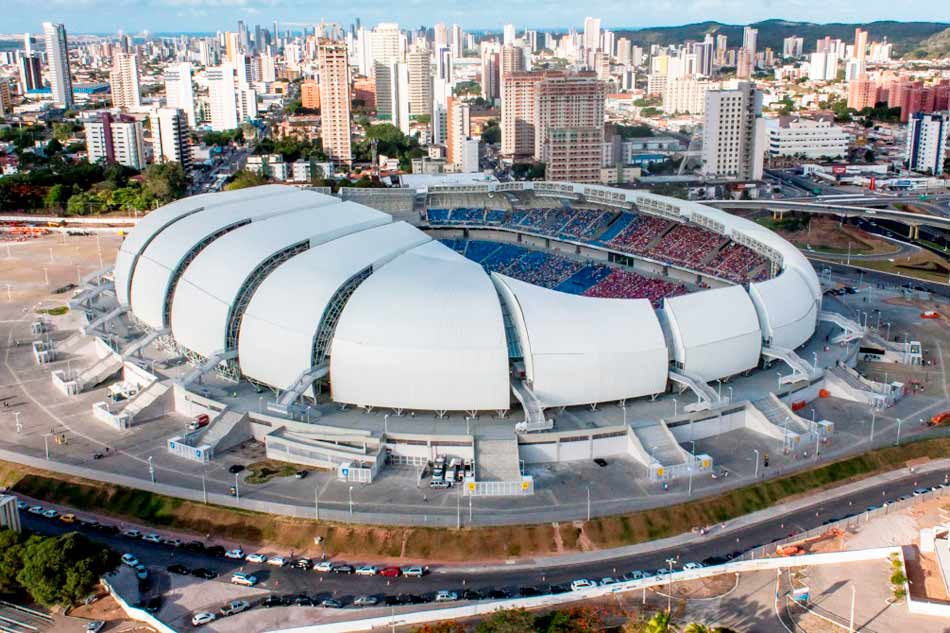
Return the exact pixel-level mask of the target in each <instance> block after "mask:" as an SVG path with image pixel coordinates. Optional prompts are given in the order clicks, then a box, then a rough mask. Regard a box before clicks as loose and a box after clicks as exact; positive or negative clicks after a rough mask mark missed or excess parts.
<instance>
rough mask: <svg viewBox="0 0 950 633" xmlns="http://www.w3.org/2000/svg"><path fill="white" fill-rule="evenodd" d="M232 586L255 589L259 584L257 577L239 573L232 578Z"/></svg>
mask: <svg viewBox="0 0 950 633" xmlns="http://www.w3.org/2000/svg"><path fill="white" fill-rule="evenodd" d="M231 584H234V585H243V586H245V587H253V586H254V585H256V584H257V576H254V575H252V574H245V573H242V572H238V573H236V574H234V575H233V576H231Z"/></svg>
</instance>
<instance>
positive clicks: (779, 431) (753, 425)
mask: <svg viewBox="0 0 950 633" xmlns="http://www.w3.org/2000/svg"><path fill="white" fill-rule="evenodd" d="M763 406H765V405H763ZM743 413H744V416H745V428H747V429H749V430H750V431H754V432H755V433H758V434H759V435H764V436H765V437H768V438H771V439H773V440H778V441H779V442H782V443H783V444H786V445H789V446H791V445H797V444H798V443H800V441H801V440H800V434H799V433H798V432H797V431H795V430H793V429H792V428H783V427H782V426H781V425H779V424H776V423H775V422H773V421H772V420H771V419H770V418H769V417H768V416H767V415H766V414H765V413H763V412H762V410H761V409H760V408H759V407H757V406H755V405H754V404H747V405H746V407H745V411H744V412H743ZM776 415H778V414H776ZM783 421H784V418H783Z"/></svg>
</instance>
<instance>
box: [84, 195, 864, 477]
mask: <svg viewBox="0 0 950 633" xmlns="http://www.w3.org/2000/svg"><path fill="white" fill-rule="evenodd" d="M375 195H377V198H378V200H377V202H379V201H382V200H385V199H387V197H386V196H384V195H382V194H375ZM371 198H372V196H368V198H367V199H371ZM389 199H390V200H397V201H399V200H401V201H402V202H401V203H400V202H397V203H394V204H392V208H391V210H392V213H386V212H383V211H380V210H377V209H376V208H372V207H370V206H368V205H366V204H361V203H359V202H356V201H354V200H352V199H349V200H346V199H342V200H341V198H338V197H335V196H331V195H327V194H326V193H321V192H318V191H315V190H309V189H300V188H295V187H289V186H283V185H265V186H261V187H255V188H251V189H243V190H236V191H226V192H221V193H213V194H205V195H200V196H194V197H191V198H187V199H184V200H180V201H177V202H174V203H172V204H169V205H167V206H165V207H162V208H160V209H157V210H155V211H154V212H152V213H150V214H149V215H147V216H145V217H144V218H143V219H142V220H140V221H139V222H138V224H137V225H136V227H135V228H134V229H133V230H131V232H130V233H129V234H128V236H127V237H126V239H125V241H124V243H123V244H122V246H121V248H120V250H119V253H118V255H117V259H116V261H115V266H114V270H113V274H112V277H111V279H112V281H113V282H114V287H112V286H110V290H109V292H107V293H102V292H101V291H96V298H95V299H94V300H92V299H88V300H86V303H85V304H84V305H85V306H86V308H87V315H88V317H89V320H90V322H89V325H88V326H87V328H86V330H87V331H88V332H89V333H92V334H94V335H96V336H98V337H99V338H100V339H102V340H103V341H104V342H105V344H106V345H107V346H108V347H109V348H110V349H111V350H113V351H114V352H115V353H116V355H117V356H118V358H119V361H121V362H122V364H123V366H124V367H125V375H126V376H127V377H128V376H129V375H130V370H131V375H133V376H140V377H141V376H142V375H143V374H146V375H147V378H145V379H142V380H139V382H140V383H142V384H140V385H139V390H140V391H142V392H148V391H150V390H153V391H154V393H153V395H152V396H151V397H148V398H145V397H143V395H142V394H140V395H139V396H137V398H140V399H143V400H144V402H143V403H142V404H139V405H136V403H135V398H133V400H132V401H131V402H130V403H129V404H128V405H127V407H126V410H127V411H128V412H129V416H127V417H126V418H125V419H124V421H120V422H115V421H114V420H111V421H112V423H113V424H116V425H117V426H122V425H130V424H132V423H134V422H133V421H132V419H131V417H132V416H136V415H140V414H141V410H142V409H143V408H144V407H146V406H150V403H151V402H153V401H157V400H159V399H160V398H161V397H162V394H164V393H165V392H166V391H169V393H173V394H174V395H173V396H168V398H171V400H169V401H168V406H170V407H173V408H174V409H175V410H176V411H178V412H179V413H184V414H186V415H195V414H201V413H203V412H207V413H208V414H209V415H210V416H211V418H212V420H213V424H212V425H211V429H210V430H206V429H201V430H200V431H198V432H193V433H186V434H184V435H181V436H176V437H174V438H172V439H171V440H169V443H168V448H169V451H170V452H173V453H176V454H178V455H179V456H182V457H186V458H189V459H198V460H199V461H203V460H208V459H211V458H212V456H213V455H214V454H215V453H216V452H221V451H223V450H226V449H227V447H228V446H231V445H233V444H235V443H236V442H238V441H239V440H240V439H241V438H245V437H254V438H256V439H258V440H260V441H262V442H263V443H265V444H266V447H267V455H268V457H272V458H274V459H283V460H285V461H294V462H297V463H306V464H317V465H326V466H330V467H337V466H339V465H340V464H344V463H345V464H347V465H350V466H352V467H353V470H360V469H364V470H365V471H366V472H365V474H364V475H363V477H364V478H363V479H361V481H371V480H372V478H373V477H374V476H375V475H376V474H377V473H378V471H379V469H380V468H381V467H382V465H383V464H384V463H394V462H395V463H408V464H418V463H422V462H428V461H431V460H432V459H433V458H435V457H436V456H440V455H443V454H448V455H457V456H459V458H460V459H463V458H464V459H475V460H479V459H480V460H481V461H482V464H483V465H485V466H486V469H485V471H483V473H482V476H481V478H482V479H483V480H484V479H494V480H496V481H507V482H511V481H519V480H520V479H521V478H522V476H523V475H524V467H523V464H524V462H525V461H527V462H528V463H536V462H539V461H544V460H546V459H550V460H551V461H569V460H570V459H573V458H574V457H572V453H571V451H570V450H568V447H569V445H570V444H571V442H572V441H575V440H576V441H577V443H578V445H581V444H583V443H585V442H586V444H587V445H589V450H588V449H584V450H585V452H584V453H579V454H582V455H583V457H584V458H588V457H592V456H594V455H595V454H596V453H597V452H598V451H599V450H600V451H605V452H606V453H608V454H609V453H611V451H614V452H616V451H620V452H623V453H626V454H629V455H632V456H633V457H634V458H635V459H636V460H638V461H640V462H642V463H643V464H644V465H646V466H647V468H648V469H649V470H650V472H651V476H653V477H660V476H676V475H677V474H678V475H685V474H686V473H687V471H691V469H692V467H693V466H692V465H693V464H694V462H695V464H699V463H700V462H699V461H697V460H701V463H702V467H703V468H708V467H709V466H710V462H711V460H710V458H709V456H708V455H702V456H697V455H695V454H689V453H688V452H686V451H685V450H684V449H682V447H681V446H679V444H678V441H679V440H678V438H677V439H673V436H674V435H676V433H673V434H672V435H671V431H670V429H671V428H672V424H673V422H672V421H671V420H666V421H664V419H659V418H660V417H661V416H660V415H659V414H656V413H653V412H651V410H650V408H649V407H650V406H651V403H653V402H654V401H655V400H657V399H658V398H659V399H660V401H663V400H662V399H663V398H664V397H669V394H671V393H672V394H673V396H674V397H673V408H674V416H668V415H665V414H664V416H663V417H665V418H672V417H675V416H676V415H677V414H680V415H682V414H690V415H693V416H694V417H695V416H696V415H697V414H699V415H701V414H702V413H703V412H707V413H709V414H710V415H715V416H718V419H719V420H720V424H721V421H722V420H723V419H724V417H723V416H724V414H729V415H731V414H732V413H735V409H736V407H735V406H733V405H731V403H730V401H731V400H732V391H733V387H732V385H736V387H737V389H739V388H740V387H739V383H738V382H736V381H737V380H741V379H742V377H743V376H754V375H756V373H757V370H759V368H764V367H768V366H770V365H771V364H772V363H784V364H785V365H787V366H788V367H790V368H791V370H792V372H791V373H790V374H784V375H783V374H782V373H781V372H780V373H779V382H778V387H779V388H782V387H783V386H784V387H785V389H786V391H788V390H790V389H809V388H811V389H814V388H815V387H816V386H821V384H823V383H819V381H820V380H821V374H822V372H821V370H820V369H819V368H818V367H817V366H815V365H813V364H811V363H809V362H808V361H807V360H805V359H804V358H802V356H800V355H799V354H798V353H796V350H797V349H799V348H801V347H802V346H803V345H805V344H806V343H808V342H809V341H811V340H813V339H814V338H815V337H814V335H815V332H816V328H818V327H819V324H820V322H821V321H822V320H825V321H831V322H832V323H833V324H834V327H835V328H837V329H836V330H835V338H833V339H831V341H832V342H833V343H834V342H840V341H848V340H853V339H854V338H859V337H860V334H861V331H860V326H858V325H857V324H854V323H853V322H850V321H848V320H847V319H845V318H843V317H841V316H840V315H837V314H833V313H828V312H823V311H822V305H821V301H822V289H821V285H820V283H819V279H818V276H817V275H816V273H815V270H814V269H813V268H812V266H811V264H810V263H809V262H808V260H807V259H806V258H805V257H804V256H803V255H802V254H801V253H800V252H799V251H798V250H797V249H796V248H795V247H794V246H792V245H791V244H789V243H788V242H786V241H785V240H784V239H782V238H780V237H779V236H778V235H776V234H775V233H773V232H771V231H769V230H767V229H766V228H764V227H762V226H760V225H759V224H757V223H755V222H752V221H749V220H746V219H743V218H740V217H736V216H733V215H730V214H728V213H725V212H723V211H720V210H717V209H714V208H710V207H706V206H703V205H701V204H697V203H693V202H688V201H683V200H678V199H673V198H666V197H662V196H658V195H654V194H651V193H648V192H645V191H635V190H624V189H614V188H610V187H604V186H595V185H581V184H571V183H551V182H515V183H497V182H488V183H478V184H469V185H451V186H448V185H446V186H434V187H430V188H429V190H428V192H427V193H425V194H424V195H421V196H420V195H415V196H414V197H413V196H412V195H410V196H409V197H408V198H407V197H406V196H393V197H391V198H389ZM406 200H408V204H406V203H405V202H406ZM374 206H376V207H381V208H387V207H386V206H385V204H383V203H378V204H374ZM112 294H114V301H113V302H112V303H110V300H107V299H103V297H107V296H111V295H112ZM95 302H97V305H96V307H95V309H93V303H95ZM103 302H104V303H103ZM109 321H113V323H112V325H109V326H108V327H106V326H105V325H104V324H105V323H107V322H109ZM115 323H122V324H123V325H122V326H121V327H120V328H118V329H117V328H116V325H115ZM838 330H842V331H838ZM117 332H118V333H117ZM120 336H121V337H122V339H123V340H121V341H119V340H117V337H120ZM825 340H826V341H827V340H829V339H828V337H825ZM813 343H814V342H813ZM153 344H154V345H153ZM150 347H153V348H155V349H158V350H160V353H158V355H156V354H154V353H153V354H152V356H151V359H149V357H147V356H146V355H144V354H143V350H146V348H150ZM176 359H177V360H176ZM816 360H817V356H816ZM156 364H157V365H158V367H159V368H163V369H164V371H157V369H156ZM759 373H761V372H759ZM769 373H770V374H772V375H774V373H773V372H769ZM86 382H92V381H91V380H87V381H86ZM723 382H727V383H728V384H727V387H728V392H729V396H728V397H727V396H725V395H724V394H723ZM711 383H714V384H716V385H717V388H714V387H713V386H711ZM772 384H773V385H775V381H774V379H772ZM153 385H158V386H157V387H153ZM172 388H173V389H172ZM757 389H759V391H758V392H756V393H758V396H757V397H765V396H769V395H770V392H771V391H777V389H771V390H766V389H761V388H757ZM687 391H688V392H689V393H690V394H691V395H689V396H686V397H685V398H684V397H683V396H682V395H681V394H682V393H684V392H687ZM675 396H679V398H680V400H682V403H683V404H682V406H681V407H680V408H679V410H678V409H677V399H676V397H675ZM666 402H667V403H668V400H667V401H666ZM776 402H778V401H777V400H776ZM607 403H616V404H617V405H619V408H616V409H615V408H614V407H610V410H611V411H620V410H622V415H623V418H622V419H623V424H620V423H619V422H618V423H614V422H610V423H608V422H605V421H604V420H606V419H608V418H610V419H611V420H612V419H613V418H612V417H611V416H612V415H614V414H610V415H608V414H607V409H598V407H599V406H601V405H603V406H606V404H607ZM638 403H642V405H640V404H638ZM638 406H641V408H640V409H638V408H637V407H638ZM736 406H738V405H736ZM776 406H783V405H781V403H779V404H778V405H776ZM729 407H732V409H731V410H727V409H728V408H729ZM107 408H108V407H107ZM759 408H760V409H761V408H762V407H761V406H760V407H759ZM628 410H629V411H630V412H631V414H632V415H636V417H637V418H638V419H640V420H641V423H640V424H629V425H628V423H627V413H628ZM110 411H111V409H110ZM585 412H586V413H585ZM601 412H603V415H602V414H601ZM100 413H101V412H100ZM784 413H785V410H784V409H783V410H782V411H781V412H779V413H776V412H774V411H773V412H766V413H764V414H757V415H758V417H757V418H756V419H757V422H756V423H755V424H756V428H758V429H759V430H760V431H761V430H762V428H763V427H766V428H765V431H763V432H764V433H765V435H767V436H769V437H770V438H771V439H772V440H774V439H776V438H778V439H779V440H781V441H782V442H784V443H785V444H786V446H787V445H788V443H789V442H790V441H791V440H792V439H794V437H798V436H799V435H800V436H802V437H806V436H807V434H808V433H812V434H815V435H816V437H817V436H818V435H819V434H820V433H823V432H825V430H822V429H819V428H817V427H816V426H815V424H814V423H812V424H811V425H810V426H809V425H808V424H804V423H803V422H802V420H800V419H797V416H796V419H797V420H798V422H799V423H800V424H799V425H798V427H795V428H793V429H790V428H788V427H789V422H788V420H789V416H786V419H785V422H784V423H782V422H780V421H778V420H776V419H775V418H776V416H779V415H783V414H784ZM101 414H102V415H103V416H105V417H108V415H113V416H117V415H121V413H120V412H116V411H112V413H111V414H107V413H101ZM380 416H382V417H383V418H384V420H383V422H384V424H385V426H384V427H383V428H380V426H379V418H380ZM561 416H564V417H563V420H562V419H561ZM763 416H764V418H769V417H770V416H771V418H772V419H771V421H770V420H769V419H764V420H763V419H762V418H763ZM463 417H464V420H465V426H463V427H462V431H450V430H448V429H450V428H451V427H450V426H448V422H449V421H451V420H453V419H454V420H461V419H462V418H463ZM390 418H392V419H393V420H396V419H399V420H402V421H403V426H402V427H401V428H402V429H403V432H402V434H401V435H400V434H395V433H390V432H389V426H388V423H389V420H390ZM644 419H649V420H650V421H649V423H648V424H652V425H658V430H656V432H654V431H650V430H649V429H648V428H647V427H646V426H645V424H647V423H646V422H642V420H644ZM443 421H444V422H445V423H446V425H445V426H439V425H440V423H441V422H443ZM472 422H475V423H476V424H477V425H479V428H487V427H488V426H489V425H491V426H492V428H493V429H495V430H496V432H497V430H498V428H499V427H501V428H502V429H504V428H507V429H508V431H507V434H505V433H502V434H501V437H502V439H497V437H496V435H497V433H496V435H493V436H492V439H485V440H484V441H482V440H479V443H478V447H477V448H476V439H475V435H476V433H474V432H472V430H471V423H472ZM693 422H694V420H693V419H690V421H689V424H690V426H689V428H690V434H691V438H692V439H695V437H692V435H693V433H694V430H693V429H694V425H693ZM668 423H669V424H668ZM783 424H784V427H785V428H781V429H780V428H778V427H779V426H782V425H783ZM747 425H748V424H747ZM696 428H701V427H700V426H698V425H697V427H696ZM237 429H243V430H242V431H240V432H239V431H238V430H237ZM572 432H573V435H571V433H572ZM578 433H580V435H578ZM657 433H659V435H657ZM565 434H566V435H565ZM651 434H652V435H653V436H650V435H651ZM232 436H234V437H232ZM648 436H650V437H648ZM792 436H794V437H792ZM228 438H230V439H228ZM546 438H547V439H546ZM551 438H553V439H551ZM548 440H550V442H549V441H548ZM795 441H797V440H795ZM664 442H665V443H666V444H669V445H671V446H670V448H669V450H668V451H666V454H663V453H664V451H663V449H662V444H663V443H664ZM493 443H494V445H493ZM502 443H504V445H502ZM548 444H551V446H553V447H554V448H550V447H549V446H548ZM552 451H553V452H552ZM499 455H501V457H499ZM577 458H580V457H577ZM492 461H495V462H498V461H502V462H504V463H505V464H506V465H505V466H504V467H502V468H491V469H489V468H487V465H488V464H489V463H490V462H492ZM519 461H520V462H521V463H522V466H521V467H519V466H518V464H519ZM676 465H680V466H683V469H680V470H679V471H677V470H676V469H675V468H673V466H676ZM697 467H699V466H698V465H697ZM489 470H491V471H492V474H491V475H489V474H488V471H489ZM347 472H350V469H348V470H347ZM476 472H478V470H477V469H476Z"/></svg>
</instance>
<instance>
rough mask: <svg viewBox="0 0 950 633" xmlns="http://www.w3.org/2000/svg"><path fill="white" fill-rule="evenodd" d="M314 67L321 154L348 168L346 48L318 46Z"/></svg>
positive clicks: (348, 100)
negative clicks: (321, 146)
mask: <svg viewBox="0 0 950 633" xmlns="http://www.w3.org/2000/svg"><path fill="white" fill-rule="evenodd" d="M317 64H318V67H319V72H320V125H321V131H320V135H321V137H322V139H323V151H324V152H325V153H326V155H327V156H329V157H330V160H331V161H333V162H334V163H336V164H343V165H349V164H350V161H351V160H352V159H353V149H352V145H351V137H350V132H351V130H350V62H349V55H348V54H347V48H346V44H343V43H330V42H326V43H323V44H321V45H320V47H319V48H318V49H317Z"/></svg>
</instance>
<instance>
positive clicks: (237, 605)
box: [221, 600, 251, 617]
mask: <svg viewBox="0 0 950 633" xmlns="http://www.w3.org/2000/svg"><path fill="white" fill-rule="evenodd" d="M250 608H251V603H250V602H248V601H247V600H231V601H230V602H228V603H227V604H226V605H224V606H223V607H221V615H223V616H225V617H227V616H229V615H237V614H238V613H241V612H242V611H247V610H248V609H250Z"/></svg>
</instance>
